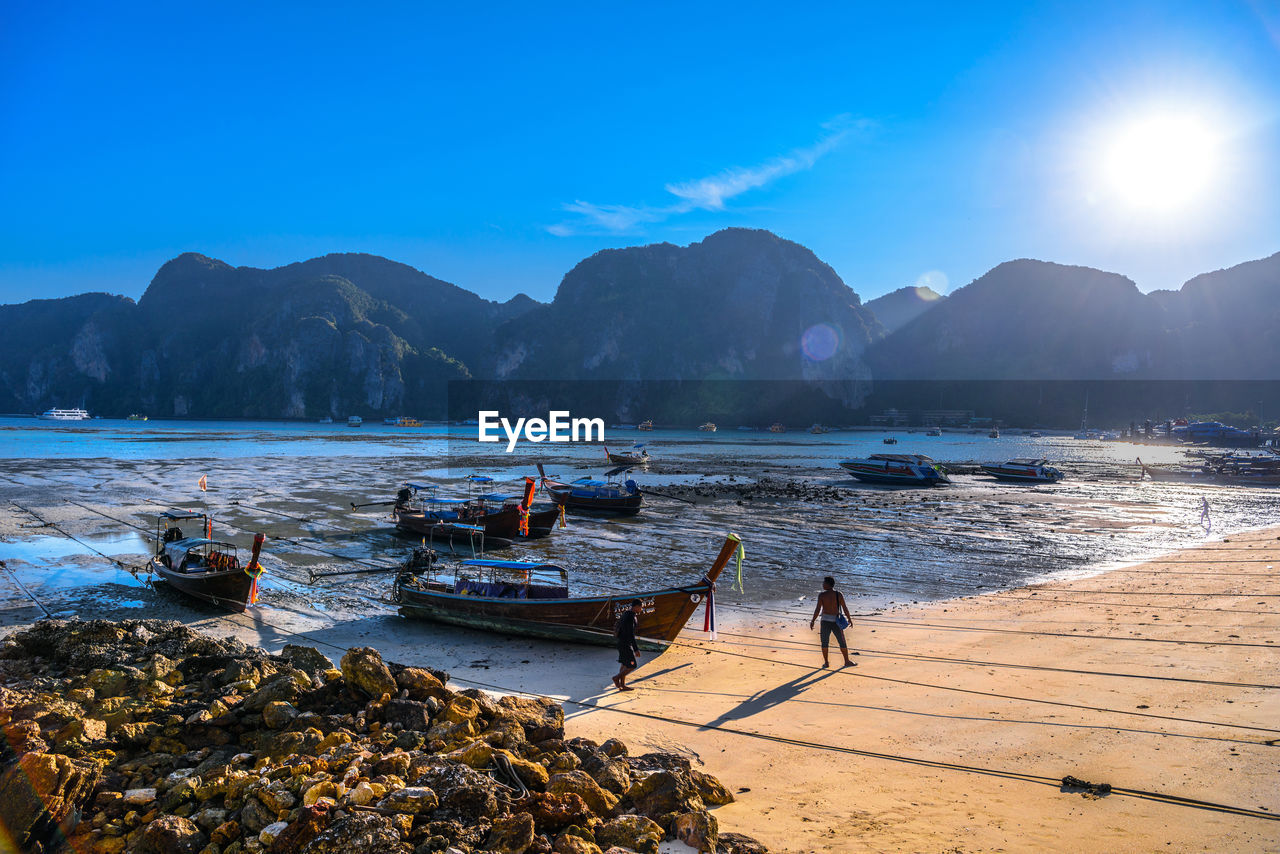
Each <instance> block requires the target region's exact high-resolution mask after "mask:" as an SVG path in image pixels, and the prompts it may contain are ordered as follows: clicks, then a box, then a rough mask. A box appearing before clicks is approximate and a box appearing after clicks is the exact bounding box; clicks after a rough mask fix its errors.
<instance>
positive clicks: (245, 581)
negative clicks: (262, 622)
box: [148, 510, 267, 611]
mask: <svg viewBox="0 0 1280 854" xmlns="http://www.w3.org/2000/svg"><path fill="white" fill-rule="evenodd" d="M179 522H182V523H190V524H187V528H188V531H187V532H184V531H183V530H182V528H180V527H178V523H179ZM197 526H198V527H197ZM192 528H195V529H196V530H197V532H198V533H196V534H195V535H194V536H193V535H190V533H189V532H190V530H191V529H192ZM266 539H267V538H266V537H265V536H264V535H263V534H256V535H255V536H254V538H253V553H252V556H251V557H250V558H249V562H248V563H246V564H241V563H240V557H239V553H238V551H237V549H236V547H235V546H234V545H233V544H231V543H226V542H222V541H219V540H215V539H213V520H212V518H211V517H210V516H209V515H208V514H207V513H197V512H195V511H191V510H166V511H165V512H163V513H161V514H160V515H159V517H158V518H157V519H156V553H155V555H154V556H153V557H152V558H151V561H150V563H149V564H148V568H149V569H150V570H151V571H152V572H154V573H155V574H156V575H157V576H159V577H160V579H161V580H162V581H164V582H165V583H166V584H168V585H169V586H170V587H172V588H173V589H175V590H177V591H179V592H181V593H185V594H186V595H188V596H193V597H195V598H196V599H202V600H204V601H205V602H211V603H213V604H215V605H221V606H222V607H224V608H228V609H230V610H232V611H243V610H244V609H245V608H246V607H248V606H249V605H252V604H253V603H254V601H255V600H256V599H257V592H258V576H259V575H261V574H262V566H261V565H260V564H259V563H258V555H259V554H261V552H262V544H263V542H265V541H266Z"/></svg>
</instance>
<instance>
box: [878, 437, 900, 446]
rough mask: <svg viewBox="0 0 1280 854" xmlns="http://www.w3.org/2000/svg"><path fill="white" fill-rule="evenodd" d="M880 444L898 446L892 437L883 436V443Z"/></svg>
mask: <svg viewBox="0 0 1280 854" xmlns="http://www.w3.org/2000/svg"><path fill="white" fill-rule="evenodd" d="M882 444H885V445H896V444H898V440H897V439H896V438H894V437H893V436H885V437H884V441H883V442H882Z"/></svg>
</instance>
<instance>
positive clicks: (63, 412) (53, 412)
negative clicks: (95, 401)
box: [40, 409, 89, 421]
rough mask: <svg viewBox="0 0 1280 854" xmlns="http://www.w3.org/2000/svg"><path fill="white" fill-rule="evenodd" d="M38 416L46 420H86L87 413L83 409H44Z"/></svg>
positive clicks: (87, 417) (87, 418)
mask: <svg viewBox="0 0 1280 854" xmlns="http://www.w3.org/2000/svg"><path fill="white" fill-rule="evenodd" d="M40 417H41V418H43V419H45V420H46V421H88V420H89V413H88V412H86V411H85V410H83V409H46V410H45V411H44V412H42V413H41V414H40Z"/></svg>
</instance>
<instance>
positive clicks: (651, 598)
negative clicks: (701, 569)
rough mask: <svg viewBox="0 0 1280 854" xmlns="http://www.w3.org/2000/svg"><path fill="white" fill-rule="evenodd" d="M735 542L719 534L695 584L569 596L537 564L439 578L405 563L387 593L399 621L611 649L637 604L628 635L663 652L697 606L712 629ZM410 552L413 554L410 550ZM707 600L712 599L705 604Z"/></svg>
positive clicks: (495, 565)
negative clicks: (616, 630) (621, 620)
mask: <svg viewBox="0 0 1280 854" xmlns="http://www.w3.org/2000/svg"><path fill="white" fill-rule="evenodd" d="M740 547H741V540H740V539H739V538H738V536H737V535H736V534H729V535H728V536H726V537H725V541H724V545H722V546H721V547H720V553H719V554H718V555H717V556H716V559H715V561H714V562H713V563H712V564H711V567H710V568H709V569H708V570H707V572H706V574H705V575H703V576H702V578H701V579H699V580H698V581H697V582H695V583H693V584H687V585H684V586H680V587H670V588H667V589H664V590H649V591H641V592H628V593H614V594H610V595H604V596H581V597H579V596H570V595H569V576H568V573H567V572H566V571H565V570H564V569H563V568H562V567H559V566H556V565H555V564H550V563H542V562H538V561H515V560H487V559H481V560H465V561H462V562H461V563H459V564H458V565H456V567H455V568H454V571H453V575H452V577H451V578H450V577H446V575H445V573H443V572H441V571H440V569H439V566H438V565H437V564H436V563H435V562H434V561H430V560H429V561H426V563H427V564H428V566H429V568H428V569H426V570H424V569H423V568H422V565H423V563H424V561H421V560H417V561H416V563H417V565H416V566H414V560H412V559H411V561H410V566H408V567H406V570H405V571H403V572H401V573H400V574H399V575H398V576H397V577H396V581H395V585H394V587H393V589H392V597H391V598H392V600H393V601H394V602H396V603H398V604H399V605H400V613H401V615H402V616H405V617H410V618H416V619H422V620H432V621H435V622H440V623H448V624H451V625H455V626H464V627H466V628H472V629H485V630H488V631H494V632H500V633H502V634H509V635H518V636H522V637H539V638H550V639H552V640H568V641H578V642H582V643H595V644H606V645H611V644H613V642H614V638H613V627H614V624H615V623H616V622H617V619H618V616H619V615H620V614H621V613H622V612H623V611H624V610H626V609H627V608H629V607H630V602H631V600H632V599H639V600H640V601H641V603H642V605H641V608H640V618H639V621H638V623H637V625H636V636H637V638H638V640H639V642H640V646H641V647H642V648H644V649H663V648H665V647H666V646H668V645H669V644H670V643H671V642H672V641H674V640H675V639H676V636H677V635H678V634H679V633H680V630H681V629H683V628H684V625H685V623H687V622H688V621H689V618H690V617H691V616H693V613H694V611H696V610H697V609H698V606H699V605H703V606H704V607H706V608H707V609H708V620H707V624H708V625H712V626H713V625H714V617H713V615H712V609H713V608H714V607H715V603H714V596H713V591H714V589H715V582H716V579H717V578H719V577H720V573H721V572H722V571H723V570H724V568H725V566H726V565H728V563H729V560H730V559H731V558H732V557H733V556H734V554H735V553H739V554H740V552H739V549H740ZM415 551H416V550H415ZM708 599H711V600H712V601H706V600H708Z"/></svg>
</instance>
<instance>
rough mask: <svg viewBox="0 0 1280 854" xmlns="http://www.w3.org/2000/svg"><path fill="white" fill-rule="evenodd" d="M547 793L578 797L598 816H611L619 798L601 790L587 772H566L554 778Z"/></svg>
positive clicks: (548, 783)
mask: <svg viewBox="0 0 1280 854" xmlns="http://www.w3.org/2000/svg"><path fill="white" fill-rule="evenodd" d="M547 792H549V793H550V794H553V795H567V794H574V795H578V796H579V797H581V798H582V800H584V801H586V803H587V806H589V807H590V808H591V810H592V812H594V813H596V814H598V815H609V814H610V813H611V812H613V808H614V807H615V806H617V805H618V796H617V795H615V794H613V793H612V792H608V791H605V790H604V789H602V788H600V784H599V783H597V782H596V781H595V780H593V779H591V775H590V774H587V773H586V772H585V771H576V770H575V771H566V772H564V773H562V774H556V775H554V776H552V777H551V779H550V780H548V781H547Z"/></svg>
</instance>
